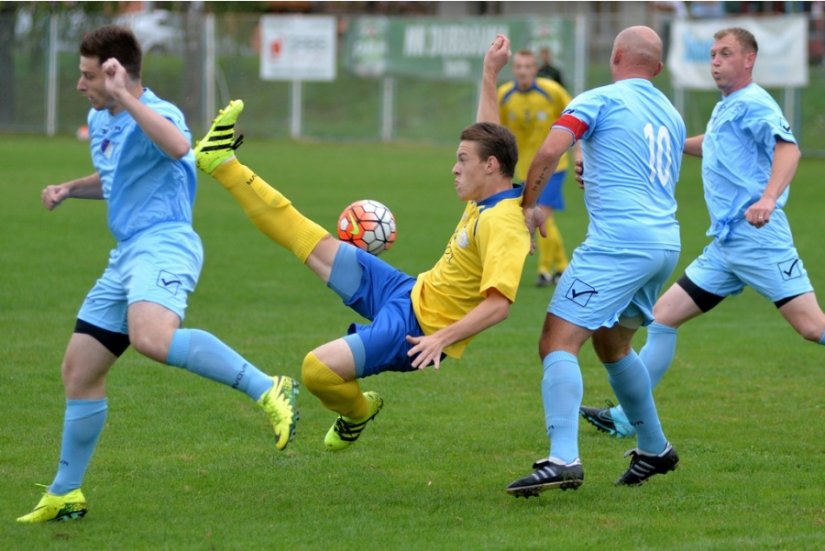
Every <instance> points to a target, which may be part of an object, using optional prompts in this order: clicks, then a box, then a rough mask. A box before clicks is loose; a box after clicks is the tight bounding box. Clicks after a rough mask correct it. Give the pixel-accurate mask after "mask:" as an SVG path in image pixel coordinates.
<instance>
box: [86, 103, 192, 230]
mask: <svg viewBox="0 0 825 551" xmlns="http://www.w3.org/2000/svg"><path fill="white" fill-rule="evenodd" d="M140 101H141V103H143V104H144V105H147V106H148V107H150V108H151V109H153V110H154V111H156V112H158V113H160V114H161V115H162V116H163V117H165V118H167V119H169V120H170V121H172V123H174V124H175V126H177V127H178V129H179V130H180V131H181V132H182V133H183V135H184V136H186V137H188V138H189V139H190V142H191V133H190V132H189V128H187V126H186V122H185V121H184V118H183V114H182V113H181V112H180V110H179V109H178V108H177V107H175V106H174V105H172V104H171V103H169V102H167V101H164V100H162V99H160V98H158V97H157V96H156V95H155V94H154V93H153V92H152V91H151V90H149V89H148V88H147V89H144V92H143V94H142V95H141V96H140ZM88 122H89V136H90V147H91V152H92V163H93V164H94V166H95V169H97V172H98V173H99V174H100V180H101V183H102V185H103V197H104V199H106V201H107V203H108V205H109V216H108V222H109V229H110V230H111V232H112V234H113V235H114V236H115V239H117V240H118V241H125V240H127V239H129V238H130V237H132V236H133V235H135V234H136V233H139V232H140V231H142V230H145V229H146V228H149V227H151V226H154V225H156V224H160V223H165V222H182V223H184V224H185V225H191V223H192V206H193V203H194V200H195V186H196V181H197V180H196V174H195V158H194V155H193V154H192V152H191V151H190V152H189V153H188V154H187V155H186V156H185V157H183V158H182V159H180V160H171V159H170V158H169V157H168V156H167V155H166V154H165V153H164V152H163V151H161V150H160V149H159V148H158V147H157V145H155V143H154V142H152V141H151V140H150V139H149V137H148V136H147V135H146V134H145V133H144V132H143V130H142V129H141V128H140V127H139V126H138V124H137V123H136V122H135V120H134V119H133V118H132V116H131V115H130V114H129V113H128V112H127V111H125V110H124V111H121V112H120V113H118V114H117V115H112V114H111V113H109V111H108V110H105V109H104V110H101V111H96V110H94V109H92V110H91V111H90V112H89V117H88Z"/></svg>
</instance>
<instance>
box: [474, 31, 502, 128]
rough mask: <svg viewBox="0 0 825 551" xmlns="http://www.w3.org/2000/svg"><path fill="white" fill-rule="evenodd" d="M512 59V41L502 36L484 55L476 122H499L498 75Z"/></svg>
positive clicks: (497, 38) (494, 41)
mask: <svg viewBox="0 0 825 551" xmlns="http://www.w3.org/2000/svg"><path fill="white" fill-rule="evenodd" d="M509 59H510V40H509V39H508V38H507V37H506V36H504V35H503V34H500V35H498V36H496V39H495V40H493V43H492V44H491V45H490V49H489V50H487V53H486V54H485V55H484V69H483V71H482V74H481V94H480V97H479V102H478V112H477V114H476V122H494V123H498V122H499V113H498V98H497V97H496V85H497V84H498V74H499V73H500V72H501V70H502V69H503V68H504V66H505V65H507V61H508V60H509Z"/></svg>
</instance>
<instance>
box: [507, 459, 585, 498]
mask: <svg viewBox="0 0 825 551" xmlns="http://www.w3.org/2000/svg"><path fill="white" fill-rule="evenodd" d="M533 468H534V469H535V471H534V472H533V474H530V475H527V476H525V477H524V478H520V479H518V480H516V481H515V482H513V483H512V484H510V485H509V486H507V493H508V494H510V495H511V496H514V497H524V498H528V497H533V496H538V495H539V494H540V493H541V492H543V491H544V490H551V489H553V488H559V489H560V490H576V489H578V487H579V486H581V485H582V483H583V482H584V471H583V470H582V464H581V461H579V460H578V459H576V460H575V461H573V462H572V463H570V464H568V465H564V464H562V463H556V462H555V461H552V460H550V459H541V460H539V461H536V462H535V463H533Z"/></svg>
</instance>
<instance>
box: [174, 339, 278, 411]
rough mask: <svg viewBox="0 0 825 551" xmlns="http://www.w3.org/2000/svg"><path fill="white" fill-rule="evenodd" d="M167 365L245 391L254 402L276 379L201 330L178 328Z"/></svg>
mask: <svg viewBox="0 0 825 551" xmlns="http://www.w3.org/2000/svg"><path fill="white" fill-rule="evenodd" d="M166 363H167V364H169V365H173V366H175V367H182V368H184V369H186V370H188V371H191V372H192V373H196V374H198V375H200V376H201V377H206V378H207V379H211V380H213V381H217V382H219V383H223V384H225V385H227V386H231V387H232V388H236V389H238V390H240V391H241V392H244V393H245V394H246V395H247V396H249V397H250V398H252V399H253V400H257V399H258V398H260V397H261V396H263V394H264V392H266V391H267V390H269V389H270V388H271V387H272V384H273V383H272V379H271V378H270V377H269V376H268V375H266V373H263V372H262V371H260V370H259V369H258V368H257V367H255V366H254V365H252V364H251V363H249V362H247V361H246V360H245V359H244V358H243V357H242V356H241V355H240V354H238V353H237V352H235V351H234V350H232V349H231V348H229V347H228V346H226V345H225V344H224V343H223V342H221V340H220V339H218V338H217V337H215V336H214V335H212V334H211V333H207V332H206V331H201V330H200V329H178V330H177V331H175V334H174V335H173V336H172V343H171V344H170V345H169V354H168V355H167V357H166Z"/></svg>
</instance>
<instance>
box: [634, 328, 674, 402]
mask: <svg viewBox="0 0 825 551" xmlns="http://www.w3.org/2000/svg"><path fill="white" fill-rule="evenodd" d="M676 333H677V330H676V328H674V327H668V326H667V325H662V324H661V323H656V322H655V321H654V322H653V323H651V324H650V325H648V327H647V341H645V345H644V346H643V347H642V350H641V352H639V357H640V358H641V359H642V363H644V364H645V367H646V368H647V372H648V374H649V375H650V387H651V388H656V385H658V384H659V381H661V380H662V377H664V376H665V373H667V370H668V368H669V367H670V364H671V363H673V356H674V355H675V354H676Z"/></svg>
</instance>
